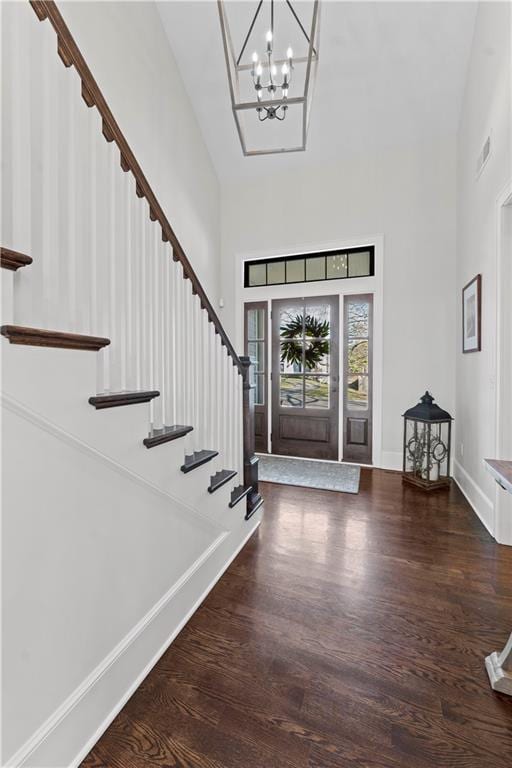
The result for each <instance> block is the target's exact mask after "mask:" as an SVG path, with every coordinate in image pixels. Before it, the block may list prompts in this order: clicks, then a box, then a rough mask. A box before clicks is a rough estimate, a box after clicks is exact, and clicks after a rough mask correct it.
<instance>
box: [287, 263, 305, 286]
mask: <svg viewBox="0 0 512 768" xmlns="http://www.w3.org/2000/svg"><path fill="white" fill-rule="evenodd" d="M286 282H287V283H303V282H304V259H294V260H293V261H287V262H286Z"/></svg>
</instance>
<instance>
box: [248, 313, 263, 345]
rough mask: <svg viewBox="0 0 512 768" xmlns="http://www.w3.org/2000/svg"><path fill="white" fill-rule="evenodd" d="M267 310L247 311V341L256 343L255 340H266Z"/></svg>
mask: <svg viewBox="0 0 512 768" xmlns="http://www.w3.org/2000/svg"><path fill="white" fill-rule="evenodd" d="M264 328H265V310H263V309H249V310H248V311H247V339H248V340H249V341H254V340H255V339H264V338H265V331H264Z"/></svg>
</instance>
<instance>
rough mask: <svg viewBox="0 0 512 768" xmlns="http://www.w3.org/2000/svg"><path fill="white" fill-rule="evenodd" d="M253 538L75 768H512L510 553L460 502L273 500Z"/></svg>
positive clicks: (440, 496) (371, 496)
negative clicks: (501, 685) (496, 676)
mask: <svg viewBox="0 0 512 768" xmlns="http://www.w3.org/2000/svg"><path fill="white" fill-rule="evenodd" d="M263 494H264V496H265V500H266V504H265V516H264V521H263V523H262V525H261V527H260V530H259V532H258V533H256V534H255V536H254V537H253V538H252V540H251V541H250V542H249V544H248V545H247V546H246V548H245V549H244V550H243V551H242V552H241V554H240V555H239V556H238V558H237V559H236V560H235V561H234V563H233V564H232V565H231V567H230V568H229V570H228V571H227V573H226V574H225V575H224V577H223V578H222V579H221V580H220V582H219V583H218V584H217V586H216V587H215V588H214V589H213V591H212V592H211V593H210V595H209V596H208V598H207V599H206V601H205V602H204V603H203V605H202V606H201V608H200V609H199V610H198V611H197V613H196V614H195V615H194V616H193V618H192V619H191V621H190V622H189V623H188V625H187V626H186V627H185V628H184V629H183V631H182V632H181V634H180V635H179V637H178V638H177V639H176V640H175V642H174V643H173V645H171V647H170V648H169V650H168V651H167V652H166V653H165V654H164V656H163V657H162V658H161V660H160V661H159V662H158V664H157V665H156V667H155V668H154V669H153V670H152V672H151V673H150V674H149V676H148V677H147V678H146V680H145V681H144V682H143V684H142V685H141V687H140V688H139V689H138V690H137V691H136V693H135V694H134V695H133V696H132V698H131V699H130V701H129V702H128V703H127V705H126V706H125V707H124V709H123V710H122V712H121V713H120V714H119V716H118V717H117V718H116V720H115V721H114V722H113V723H112V725H111V726H110V728H109V729H108V730H107V732H106V733H105V734H104V736H103V737H102V738H101V740H100V741H99V743H98V744H97V745H96V747H95V748H94V749H93V751H92V752H91V753H90V754H89V756H88V757H87V758H86V760H85V761H84V762H83V763H82V768H100V766H101V767H104V768H146V767H149V766H151V767H152V768H157V767H160V768H163V767H164V766H165V768H185V767H186V768H222V767H224V768H398V767H400V768H427V766H428V768H505V767H507V768H510V766H511V765H512V699H510V698H507V697H505V696H500V695H497V694H495V693H492V692H491V690H490V688H489V686H488V682H487V677H486V673H485V669H484V656H485V655H486V654H488V653H489V652H490V651H493V650H501V648H502V646H503V645H504V643H505V640H506V638H507V636H508V633H509V631H510V629H511V628H512V548H507V547H502V546H499V545H496V544H495V543H494V542H493V540H492V539H491V537H490V536H489V534H488V533H487V532H486V531H485V529H484V528H483V526H482V525H481V524H480V523H479V521H478V520H477V518H476V517H475V515H474V514H473V512H472V511H471V509H470V508H469V506H468V504H467V503H466V501H465V500H464V498H463V496H462V495H461V493H460V492H459V491H458V489H457V488H455V487H454V488H452V489H451V490H450V492H439V493H437V494H434V495H431V496H426V495H424V494H422V493H420V492H419V491H417V490H415V489H413V488H407V487H403V486H402V484H401V478H400V476H399V475H398V474H395V473H390V472H383V471H378V470H373V471H371V470H364V471H363V472H362V474H361V490H360V493H359V495H357V496H353V495H349V494H339V493H334V492H330V491H316V490H309V489H307V490H306V489H304V488H294V487H289V486H279V485H270V484H265V485H264V486H263Z"/></svg>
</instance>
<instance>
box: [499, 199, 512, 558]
mask: <svg viewBox="0 0 512 768" xmlns="http://www.w3.org/2000/svg"><path fill="white" fill-rule="evenodd" d="M497 214H498V222H497V223H498V233H497V234H498V248H497V274H496V278H497V281H496V282H497V297H496V298H497V334H496V346H497V349H496V360H497V382H496V383H497V388H496V457H497V458H498V459H504V460H506V461H510V460H512V399H511V397H510V392H511V391H512V320H511V310H510V296H511V295H512V184H510V185H509V188H508V190H507V191H506V192H505V193H504V194H503V195H502V196H501V198H500V200H499V201H498V208H497ZM495 536H496V538H497V540H498V541H499V542H501V543H502V544H512V495H511V494H510V493H508V491H506V490H504V489H502V488H500V486H499V485H498V484H497V483H496V499H495Z"/></svg>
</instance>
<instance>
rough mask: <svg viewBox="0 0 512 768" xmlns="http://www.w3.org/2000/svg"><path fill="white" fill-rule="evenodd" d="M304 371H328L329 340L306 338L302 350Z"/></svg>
mask: <svg viewBox="0 0 512 768" xmlns="http://www.w3.org/2000/svg"><path fill="white" fill-rule="evenodd" d="M304 363H305V368H306V373H329V341H327V339H308V341H306V345H305V350H304Z"/></svg>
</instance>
